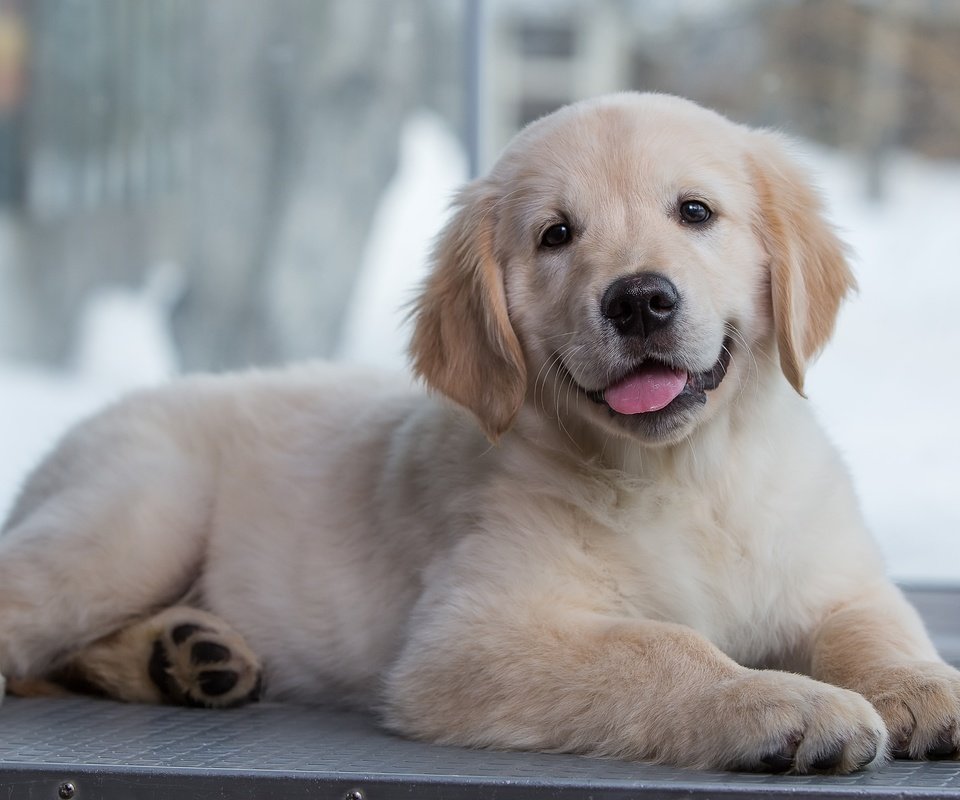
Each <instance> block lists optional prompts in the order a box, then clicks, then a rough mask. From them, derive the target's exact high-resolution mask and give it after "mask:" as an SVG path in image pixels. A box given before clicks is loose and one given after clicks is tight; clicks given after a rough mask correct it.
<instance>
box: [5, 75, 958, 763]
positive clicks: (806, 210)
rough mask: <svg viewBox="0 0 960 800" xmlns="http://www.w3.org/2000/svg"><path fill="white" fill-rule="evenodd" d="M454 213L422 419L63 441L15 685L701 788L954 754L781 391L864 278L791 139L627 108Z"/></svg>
mask: <svg viewBox="0 0 960 800" xmlns="http://www.w3.org/2000/svg"><path fill="white" fill-rule="evenodd" d="M457 206H458V209H457V212H456V214H455V216H454V218H453V219H452V221H451V222H450V223H449V225H448V226H447V228H446V230H445V232H444V233H443V234H442V236H441V238H440V241H439V243H438V246H437V250H436V260H435V265H434V270H433V272H432V275H431V277H430V278H429V280H428V281H427V283H426V286H425V287H424V289H423V292H422V294H421V295H420V297H419V300H418V301H417V304H416V307H415V320H416V324H415V331H414V336H413V342H412V346H411V353H412V359H413V365H414V368H415V371H416V373H417V374H418V375H419V376H421V377H422V378H423V380H424V381H425V383H426V384H427V386H428V387H429V388H430V389H432V390H433V391H432V392H431V393H429V394H427V393H424V392H423V391H421V390H420V389H418V388H416V387H413V386H410V385H408V384H407V383H406V382H404V381H403V380H397V379H392V378H387V377H384V376H381V375H377V374H372V373H370V372H365V371H359V370H350V369H346V368H342V367H334V366H329V365H327V366H324V365H319V364H316V365H305V366H301V367H297V368H293V369H290V370H287V371H278V372H263V373H258V372H253V373H247V374H242V375H227V376H221V377H213V376H206V377H193V378H186V379H184V380H180V381H177V382H176V383H174V384H172V385H170V386H168V387H166V388H162V389H159V390H156V391H148V392H143V393H140V394H137V395H134V396H132V397H130V398H128V399H126V400H124V401H122V402H120V403H119V404H117V405H116V406H114V407H113V408H110V409H108V410H107V411H105V412H104V413H102V414H100V415H99V416H97V417H95V418H93V419H91V420H89V421H87V422H85V423H83V424H82V425H80V426H79V427H77V428H76V429H75V430H73V431H72V432H71V433H69V434H68V435H67V436H66V437H65V438H64V440H63V441H62V443H61V444H60V446H59V448H58V449H57V450H56V451H55V452H54V453H53V454H52V455H51V456H50V457H49V458H48V459H47V460H46V461H45V462H44V463H43V464H42V465H41V466H40V467H39V469H38V470H37V471H36V473H35V474H34V475H33V476H32V477H31V478H30V479H29V481H28V482H27V484H26V486H25V488H24V490H23V493H22V495H21V496H20V498H19V501H18V502H17V504H16V506H15V508H14V510H13V512H12V515H11V517H10V518H9V520H8V521H7V523H6V526H5V529H6V533H5V535H4V536H3V537H2V540H0V542H2V544H0V671H2V672H4V673H5V674H6V675H7V677H8V678H10V679H12V680H11V686H12V687H13V686H14V684H16V685H17V686H19V687H21V691H24V692H27V693H29V692H30V691H36V690H38V687H40V686H42V685H49V684H38V683H37V681H38V679H46V680H52V681H55V682H58V683H60V684H64V685H67V686H71V687H79V688H86V689H91V690H95V691H99V692H102V693H105V694H107V695H110V696H113V697H117V698H120V699H124V700H130V701H146V702H178V703H190V704H200V705H209V706H218V705H232V704H236V703H241V702H244V701H245V700H249V699H253V698H254V697H257V696H259V695H260V694H261V693H263V694H265V696H266V697H269V698H277V699H293V700H317V699H323V700H329V701H333V702H347V703H353V704H362V705H363V706H365V707H368V708H372V709H375V710H376V711H377V712H378V713H379V714H380V715H381V718H382V719H383V722H384V724H385V725H387V726H389V727H390V728H391V729H393V730H395V731H399V732H401V733H403V734H405V735H408V736H412V737H417V738H422V739H427V740H431V741H435V742H446V743H454V744H460V745H468V746H480V747H497V748H517V749H529V750H540V751H553V752H560V751H563V752H577V753H586V754H591V755H600V756H615V757H620V758H628V759H644V760H652V761H659V762H665V763H670V764H676V765H690V766H695V767H711V768H732V769H746V770H769V771H774V772H776V771H792V772H798V773H803V772H811V771H833V772H848V771H851V770H857V769H860V768H862V767H865V766H867V765H869V764H872V763H875V762H878V761H880V760H882V759H884V758H885V757H887V755H888V754H893V755H896V756H902V757H910V758H918V759H922V758H941V757H954V756H956V754H957V751H958V746H960V724H958V722H960V673H958V672H956V671H955V670H953V669H952V668H950V667H949V666H947V665H946V664H945V663H944V662H943V661H942V660H941V659H940V658H939V657H938V656H937V653H936V652H935V650H934V648H933V646H932V645H931V643H930V640H929V638H928V637H927V634H926V633H925V631H924V628H923V625H922V624H921V622H920V620H919V618H918V617H917V615H916V613H915V612H914V611H913V609H912V608H911V607H910V606H909V605H908V604H907V603H906V602H905V601H904V598H903V597H902V596H901V594H900V592H899V591H898V590H897V589H896V588H894V586H892V585H891V584H890V582H889V581H888V580H887V579H886V578H885V577H884V569H883V565H882V563H881V559H880V556H879V555H878V553H877V550H876V548H875V546H874V544H873V542H872V541H871V538H870V536H869V534H868V532H867V531H866V530H865V528H864V523H863V520H862V518H861V515H860V512H859V510H858V508H857V502H856V500H855V498H854V496H853V492H852V490H851V485H850V481H849V480H848V478H847V475H846V473H845V471H844V468H843V466H842V464H841V463H840V461H839V459H838V457H837V455H836V453H835V452H834V450H833V448H832V447H831V446H830V444H829V443H828V442H827V440H826V438H825V437H824V434H823V433H822V432H821V430H820V428H819V427H818V425H817V423H816V422H815V421H814V418H813V415H812V413H811V411H810V408H809V405H808V402H807V400H805V399H804V397H803V395H802V390H803V377H804V370H805V368H806V366H807V365H808V363H809V362H810V360H811V358H812V357H814V356H815V355H816V353H817V352H818V351H819V350H820V348H821V347H822V346H823V345H824V344H825V343H826V341H827V339H828V337H829V336H830V333H831V329H832V327H833V323H834V318H835V316H836V313H837V309H838V307H839V305H840V303H841V300H842V299H843V297H844V295H845V294H846V293H847V291H848V290H849V289H850V288H851V286H852V285H853V278H852V277H851V274H850V271H849V269H848V267H847V263H846V260H845V258H844V251H843V247H842V245H841V244H840V242H839V241H838V240H837V238H836V236H835V235H834V233H833V231H832V230H831V228H830V226H829V225H828V224H827V222H826V221H825V220H824V219H823V216H822V211H821V205H820V202H819V200H818V198H817V196H816V194H815V193H814V192H813V191H812V190H811V188H810V185H809V183H808V181H807V178H806V176H805V175H804V174H803V173H802V172H801V170H800V169H798V168H797V166H796V165H795V164H794V162H793V161H792V160H791V159H790V157H789V156H788V155H787V154H786V152H785V148H784V142H783V141H781V139H780V138H779V137H777V136H775V135H772V134H770V133H766V132H762V131H756V130H751V129H748V128H745V127H742V126H739V125H736V124H734V123H732V122H730V121H728V120H726V119H724V118H723V117H721V116H719V115H717V114H715V113H713V112H711V111H707V110H705V109H703V108H700V107H698V106H696V105H694V104H692V103H690V102H687V101H684V100H680V99H677V98H674V97H667V96H659V95H638V94H620V95H614V96H610V97H605V98H601V99H598V100H593V101H589V102H584V103H580V104H577V105H574V106H571V107H568V108H565V109H562V110H560V111H558V112H556V113H555V114H552V115H550V116H548V117H546V118H544V119H542V120H540V121H539V122H536V123H534V124H533V125H531V126H530V127H528V128H527V129H526V130H525V131H523V132H522V133H521V134H520V135H519V136H517V137H516V139H515V140H514V141H513V142H512V144H511V145H510V146H509V147H508V148H507V150H506V152H505V153H504V155H503V156H502V157H501V159H500V160H499V162H498V163H497V164H496V166H495V167H494V168H493V170H492V172H491V173H490V174H489V175H488V176H487V177H484V178H482V179H480V180H477V181H476V182H474V183H472V184H471V185H469V186H468V187H467V188H466V189H465V190H464V191H463V193H462V194H461V196H460V197H459V200H458V202H457ZM451 401H452V402H451ZM261 674H262V675H263V684H262V686H261V683H260V679H261ZM0 725H2V710H0Z"/></svg>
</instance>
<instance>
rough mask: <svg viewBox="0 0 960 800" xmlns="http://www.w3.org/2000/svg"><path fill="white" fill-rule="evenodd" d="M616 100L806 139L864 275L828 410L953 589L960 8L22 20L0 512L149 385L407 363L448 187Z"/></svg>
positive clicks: (721, 0)
mask: <svg viewBox="0 0 960 800" xmlns="http://www.w3.org/2000/svg"><path fill="white" fill-rule="evenodd" d="M620 89H640V90H656V91H665V92H672V93H677V94H682V95H686V96H688V97H691V98H692V99H694V100H697V101H699V102H701V103H704V104H706V105H709V106H712V107H714V108H717V109H718V110H720V111H722V112H724V113H726V114H729V115H731V116H733V117H734V118H736V119H738V120H740V121H743V122H747V123H751V124H755V125H763V126H772V127H775V128H779V129H782V130H785V131H787V132H789V133H791V134H793V135H794V136H796V137H798V139H799V152H800V154H801V157H802V158H803V159H804V160H805V161H807V162H808V163H809V165H810V167H811V169H812V170H813V172H814V174H815V175H816V179H817V181H818V183H819V185H820V186H821V187H822V189H823V192H824V195H825V197H826V199H827V202H828V204H829V206H830V209H831V214H832V215H833V218H834V220H835V222H836V224H837V226H838V228H839V229H840V231H841V233H842V234H843V236H844V238H845V239H846V240H847V241H848V242H849V243H850V244H851V247H852V252H853V254H854V255H853V259H854V264H855V267H856V271H857V273H858V276H859V279H860V284H861V292H860V295H859V296H858V297H857V298H856V299H855V300H854V302H853V303H851V304H850V305H849V306H848V307H847V309H846V310H845V312H844V315H843V317H842V319H841V323H840V327H839V331H838V335H837V339H836V342H835V344H834V345H833V346H832V348H831V349H830V350H828V352H827V354H826V355H824V357H823V358H822V359H821V361H820V362H819V363H818V364H817V366H816V367H815V368H814V370H813V372H812V374H811V377H810V380H809V386H808V388H809V392H808V393H809V395H810V396H811V398H812V400H813V402H814V403H815V404H816V406H817V408H818V410H819V413H820V415H821V417H822V418H823V420H824V423H825V424H826V425H827V427H828V429H829V431H830V433H831V435H832V436H833V438H834V439H835V441H836V442H837V444H838V445H839V446H840V448H841V450H842V451H843V453H844V455H845V457H846V458H847V460H848V463H849V464H850V466H851V470H852V471H853V473H854V475H855V479H856V482H857V485H858V487H859V488H860V492H861V496H862V499H863V503H864V507H865V510H866V513H867V516H868V518H869V520H870V522H871V525H872V526H873V528H874V530H875V531H876V533H877V535H878V537H879V538H880V540H881V543H882V545H883V547H884V549H885V552H886V554H887V558H888V563H889V568H890V571H891V573H892V574H893V575H894V576H896V577H899V578H902V579H905V580H912V581H918V580H922V581H935V582H936V581H940V582H944V581H958V580H960V424H958V422H957V412H956V409H957V395H958V392H960V377H958V373H957V369H956V362H957V360H958V354H960V314H958V313H957V310H956V302H957V299H958V297H960V2H956V0H779V1H778V0H670V1H669V2H666V0H589V1H588V0H550V1H549V2H540V1H539V0H363V2H356V1H355V0H269V2H268V1H267V0H230V2H229V3H226V2H215V1H214V0H0V515H2V514H3V512H4V511H5V509H6V508H7V506H8V504H9V502H10V500H11V498H12V495H13V493H14V492H15V491H16V488H17V486H18V484H19V482H20V481H21V480H22V477H23V474H24V472H25V471H26V470H27V468H28V467H29V466H30V465H31V464H32V463H33V462H34V461H35V460H36V459H37V458H38V457H39V455H40V454H41V453H42V452H43V451H44V450H45V449H47V448H48V447H49V446H50V445H51V443H52V442H53V441H54V440H55V438H56V436H57V435H58V434H59V433H60V432H61V431H62V429H63V428H64V426H66V425H67V424H69V423H70V422H72V421H74V420H75V419H77V418H78V417H80V416H82V415H84V414H86V413H89V411H90V410H92V409H94V408H96V407H98V406H100V405H102V404H103V403H104V402H106V401H108V400H109V399H111V398H113V397H115V396H116V395H117V394H118V393H120V392H122V391H125V390H128V389H129V388H131V387H134V386H139V385H145V384H150V383H155V382H158V381H161V380H165V379H167V378H169V377H170V376H172V375H174V374H176V373H178V372H181V371H186V370H198V369H215V370H222V369H228V368H236V367H244V366H247V365H251V364H264V363H275V362H280V361H285V360H290V359H300V358H310V357H318V356H321V357H332V358H344V359H350V360H363V361H368V362H371V363H376V364H382V365H384V366H386V367H395V368H402V366H403V363H404V358H403V351H404V344H405V336H406V331H405V329H404V326H403V314H402V308H403V306H404V304H405V303H406V302H407V301H408V300H409V299H410V296H411V293H412V287H414V286H415V285H416V284H417V282H418V281H419V280H420V279H421V278H422V276H423V274H424V270H425V268H426V262H427V252H428V250H429V244H430V241H431V239H432V237H433V236H434V235H435V233H436V231H437V230H438V229H439V227H440V225H441V224H442V222H443V219H444V215H445V209H446V205H447V203H448V202H449V199H450V197H451V195H452V193H453V191H454V190H455V188H456V187H457V186H458V185H459V184H460V183H462V182H463V181H464V180H466V179H468V177H469V176H470V175H471V174H476V173H477V172H478V171H480V172H482V171H483V170H485V169H486V168H487V167H489V166H490V164H491V163H492V161H493V160H494V159H495V157H496V154H497V153H498V151H499V150H500V148H501V147H502V146H503V145H504V144H505V143H506V141H507V140H508V139H509V137H510V136H511V135H512V134H513V133H515V132H516V131H517V130H518V129H519V128H520V127H522V126H523V125H524V124H525V123H527V122H529V121H530V120H533V119H535V118H537V117H538V116H540V115H542V114H544V113H547V112H549V111H550V110H552V109H554V108H556V107H557V106H559V105H562V104H564V103H567V102H569V101H571V100H575V99H578V98H582V97H587V96H591V95H595V94H599V93H603V92H608V91H614V90H620Z"/></svg>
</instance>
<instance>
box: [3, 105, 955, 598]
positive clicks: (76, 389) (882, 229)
mask: <svg viewBox="0 0 960 800" xmlns="http://www.w3.org/2000/svg"><path fill="white" fill-rule="evenodd" d="M403 154H404V155H403V163H402V165H401V169H400V171H399V173H398V175H397V177H396V179H395V181H394V183H393V185H391V186H390V187H388V189H387V191H386V192H385V193H384V198H383V201H382V203H381V208H380V211H379V213H378V215H377V220H376V225H375V230H374V233H373V234H372V236H371V240H370V242H369V244H368V247H367V253H366V256H365V258H364V259H363V264H364V269H363V272H362V274H361V276H360V278H359V281H360V285H361V286H366V287H368V289H367V290H365V291H364V292H362V294H361V296H362V297H363V298H364V302H363V306H362V308H358V309H357V310H356V313H355V316H357V317H359V315H360V314H361V313H362V315H363V324H362V325H358V324H355V322H348V323H347V326H346V329H345V332H344V339H343V343H342V346H341V351H340V355H341V357H344V358H349V359H351V360H362V361H368V362H372V363H379V364H384V365H394V364H396V363H397V362H398V361H399V359H400V358H401V354H402V352H403V347H402V344H403V337H402V336H401V335H398V334H397V332H396V331H397V329H398V326H399V325H400V321H401V319H402V314H401V312H399V311H398V308H399V306H401V305H402V304H403V303H404V302H405V301H406V300H408V299H409V298H410V296H411V295H412V293H413V287H414V285H415V284H416V283H417V282H418V281H419V280H420V279H421V278H422V276H423V271H424V264H425V254H426V251H427V248H428V244H429V241H430V239H431V238H432V236H433V235H434V233H435V232H436V230H437V229H438V228H439V226H440V224H441V221H442V219H443V214H444V211H443V209H444V208H445V205H446V203H447V202H448V201H449V198H450V196H451V193H452V191H453V187H454V186H455V185H456V184H457V183H458V182H459V181H461V180H462V178H463V174H464V169H465V168H464V159H463V156H462V154H461V153H459V151H458V149H457V148H456V146H455V144H454V143H453V142H452V141H451V139H450V137H449V134H447V133H445V131H444V130H443V129H442V128H441V127H439V126H438V124H437V123H436V121H435V120H431V119H430V118H429V117H422V116H418V117H416V118H414V119H412V120H411V122H410V124H409V125H408V126H407V128H406V131H405V134H404V146H403ZM808 158H809V161H810V163H811V165H812V166H813V168H814V170H815V171H816V172H817V173H819V175H820V184H821V186H822V187H823V189H824V192H825V195H826V197H827V199H828V202H829V204H830V207H831V212H832V215H833V218H834V220H835V221H836V222H837V224H838V227H839V228H840V230H841V232H842V233H843V235H844V238H845V239H846V240H847V241H848V242H849V243H850V245H851V246H852V248H853V250H854V252H855V254H856V256H855V259H854V263H855V266H856V268H857V273H858V278H859V281H860V286H861V291H860V294H859V296H858V297H857V298H855V300H854V301H853V302H852V303H851V304H849V305H848V307H847V308H846V310H845V312H844V314H843V316H842V318H841V321H840V325H839V328H838V332H837V336H836V338H835V341H834V343H833V344H832V345H831V347H830V348H829V349H828V351H827V353H826V354H825V355H824V356H823V358H822V359H821V360H820V362H819V363H818V364H817V365H816V366H815V367H814V369H813V370H812V372H811V374H810V376H809V379H808V386H807V388H808V394H809V396H810V397H811V398H812V401H813V402H814V404H815V405H816V407H817V408H818V411H819V413H820V416H821V418H822V420H823V422H824V424H825V425H826V426H827V428H828V430H829V431H830V433H831V435H832V436H833V438H834V440H835V441H836V443H837V444H838V445H839V447H840V448H841V450H842V451H843V453H844V455H845V457H846V459H847V461H848V463H849V465H850V468H851V471H852V472H853V474H854V478H855V480H856V483H857V486H858V488H859V490H860V494H861V498H862V501H863V505H864V509H865V511H866V514H867V516H868V518H869V521H870V523H871V525H872V527H873V529H874V531H875V532H876V534H877V537H878V538H879V540H880V542H881V544H882V546H883V548H884V550H885V552H886V554H887V559H888V563H889V568H890V572H891V573H892V574H893V575H894V576H896V577H898V578H902V579H908V580H933V581H960V425H958V424H957V420H956V414H957V412H956V410H955V409H956V408H957V400H956V397H957V395H958V394H960V372H957V371H956V370H954V369H953V367H952V365H953V364H954V361H955V359H956V354H957V353H958V352H960V315H957V314H956V313H955V310H954V307H953V306H954V304H955V302H956V298H957V297H960V269H957V255H958V253H960V225H957V224H956V223H955V222H954V220H956V219H960V165H957V164H937V163H929V162H923V161H920V160H917V159H913V158H908V157H900V158H898V159H896V161H895V163H894V164H893V166H892V170H891V173H890V176H889V178H890V180H889V189H890V192H889V197H888V199H887V200H886V201H885V202H884V203H882V204H871V203H869V202H868V201H866V200H865V199H864V193H863V185H864V179H863V176H862V174H861V172H860V170H858V169H857V167H856V164H855V163H854V162H852V161H851V160H850V159H848V158H844V157H841V156H838V155H836V154H831V153H824V152H820V151H810V153H809V155H808ZM398 264H406V265H409V266H410V268H409V270H407V271H403V272H399V271H398V269H397V265H398ZM154 294H155V291H154ZM88 310H89V311H90V314H89V315H88V321H87V323H86V326H85V329H84V331H81V332H79V333H78V339H79V345H78V359H77V368H76V369H75V370H74V371H73V372H72V373H70V374H58V375H54V374H49V373H46V372H43V371H41V370H38V369H35V368H32V367H30V366H28V365H16V364H2V363H0V443H2V444H3V450H2V457H0V516H2V514H3V512H4V510H5V509H6V507H7V505H8V503H9V502H10V500H11V498H12V496H13V493H14V491H15V488H16V486H17V484H18V482H19V481H20V479H21V477H22V475H23V473H24V472H25V471H26V470H27V469H28V468H29V466H30V465H31V464H32V463H33V462H34V461H35V460H36V458H37V457H38V456H39V455H40V454H41V453H42V452H43V451H44V450H46V449H47V448H49V447H50V445H51V444H52V442H53V441H54V439H55V437H56V436H57V435H58V434H59V432H60V431H62V430H63V428H64V427H65V426H66V425H68V424H69V423H70V422H72V421H73V420H75V419H77V418H79V417H81V416H83V415H84V414H87V413H89V412H90V411H91V410H93V409H94V408H97V407H98V406H100V405H101V404H103V403H104V402H106V401H107V400H109V399H111V398H113V397H115V396H117V394H119V393H120V392H122V391H123V390H125V389H127V388H129V387H131V386H132V385H137V384H143V383H150V382H154V381H157V380H162V379H163V378H164V377H166V376H167V375H169V374H170V373H171V372H172V371H173V370H174V369H175V363H176V360H175V354H173V353H172V352H171V349H170V346H169V341H168V340H167V339H165V338H164V334H163V319H162V316H163V315H162V303H159V304H158V303H157V302H156V298H155V297H154V296H151V292H150V291H147V292H145V293H142V294H140V295H135V294H131V293H122V292H117V291H115V290H112V291H107V292H101V293H100V294H98V295H97V296H96V297H95V298H92V299H91V301H90V304H88ZM371 320H383V323H382V328H381V329H380V330H376V331H373V330H371V325H370V322H371ZM116 341H123V342H124V343H125V344H126V350H125V351H124V352H125V355H124V354H122V353H120V354H118V351H117V350H116V348H115V347H113V346H111V345H110V344H109V343H110V342H116ZM104 342H105V343H107V344H102V343H104ZM119 356H123V357H119Z"/></svg>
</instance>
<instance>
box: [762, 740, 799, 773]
mask: <svg viewBox="0 0 960 800" xmlns="http://www.w3.org/2000/svg"><path fill="white" fill-rule="evenodd" d="M796 754H797V745H796V744H793V743H791V744H788V745H787V746H786V747H784V748H782V749H781V750H778V751H777V752H775V753H767V754H766V755H765V756H761V758H760V762H761V763H762V764H763V765H764V766H765V767H766V769H765V770H764V772H786V771H787V770H789V769H790V768H791V767H793V761H794V757H795V756H796Z"/></svg>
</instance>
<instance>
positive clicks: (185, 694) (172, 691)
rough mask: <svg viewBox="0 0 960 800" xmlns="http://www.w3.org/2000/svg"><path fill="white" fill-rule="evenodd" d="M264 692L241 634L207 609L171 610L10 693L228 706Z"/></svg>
mask: <svg viewBox="0 0 960 800" xmlns="http://www.w3.org/2000/svg"><path fill="white" fill-rule="evenodd" d="M261 688H262V671H261V668H260V661H259V659H258V658H257V657H256V655H254V653H253V652H252V651H251V650H250V648H249V647H248V646H247V644H246V642H245V641H244V640H243V637H241V636H240V634H238V633H237V632H236V631H235V630H233V629H232V628H231V627H230V626H229V625H227V623H225V622H224V621H223V620H221V619H220V618H219V617H217V616H215V615H213V614H210V613H207V612H206V611H201V610H199V609H196V608H189V607H187V606H174V607H173V608H168V609H165V610H163V611H161V612H160V613H159V614H155V615H154V616H152V617H149V618H147V619H145V620H141V621H140V622H135V623H133V624H132V625H128V626H127V627H125V628H123V629H122V630H119V631H117V632H116V633H113V634H110V635H109V636H105V637H104V638H102V639H100V640H98V641H96V642H94V643H93V644H91V645H88V646H87V647H85V648H84V649H83V650H81V651H79V652H78V653H75V654H74V655H72V656H71V657H70V658H69V660H68V661H67V662H66V663H65V664H63V666H61V667H59V668H58V669H56V670H55V671H54V672H53V673H51V674H50V675H48V676H46V678H45V679H44V680H41V681H36V680H27V681H18V680H15V679H12V680H11V681H10V687H9V691H11V692H12V693H13V694H17V695H24V696H26V695H29V696H36V695H38V694H43V695H46V694H54V693H57V691H58V690H59V691H61V692H62V691H63V690H64V689H66V690H73V691H80V692H84V693H94V694H100V695H105V696H107V697H112V698H114V699H116V700H124V701H127V702H132V703H173V704H177V705H188V706H205V707H207V708H228V707H233V706H237V705H242V704H243V703H247V702H251V701H254V700H257V699H259V697H260V692H261Z"/></svg>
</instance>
